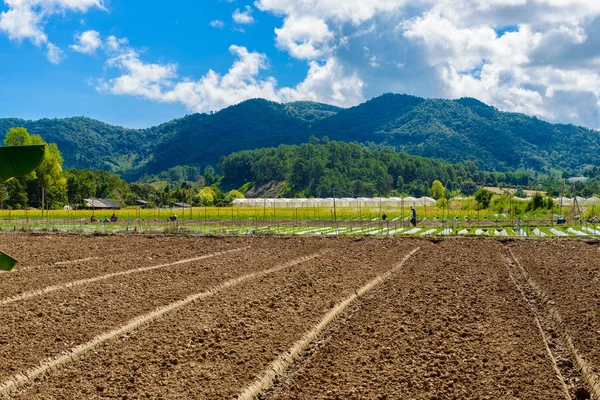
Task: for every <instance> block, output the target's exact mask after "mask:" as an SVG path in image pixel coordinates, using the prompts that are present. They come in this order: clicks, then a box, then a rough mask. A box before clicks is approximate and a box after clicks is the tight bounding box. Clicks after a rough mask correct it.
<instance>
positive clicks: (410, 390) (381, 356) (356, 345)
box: [267, 241, 564, 399]
mask: <svg viewBox="0 0 600 400" xmlns="http://www.w3.org/2000/svg"><path fill="white" fill-rule="evenodd" d="M500 251H501V246H500V245H499V244H498V243H497V242H494V241H461V242H457V241H444V242H442V243H440V244H438V245H437V246H435V247H433V248H431V249H429V250H427V251H423V252H420V253H418V254H417V255H416V256H415V257H414V258H413V259H412V260H411V261H409V264H408V265H407V267H406V268H405V269H404V272H403V273H399V274H397V275H396V276H395V278H393V279H392V280H391V281H390V282H389V284H387V285H384V286H382V287H381V288H380V289H379V290H376V291H375V292H374V293H373V294H372V295H371V296H367V298H366V299H365V300H364V301H363V302H362V304H360V305H359V307H357V308H356V310H355V312H354V313H353V314H351V315H349V316H348V317H347V318H346V319H345V320H343V321H341V322H340V323H338V324H337V325H335V326H333V327H332V329H330V330H329V332H327V333H325V335H324V338H322V341H324V343H321V345H319V346H317V347H316V348H314V349H313V350H312V351H313V352H315V354H314V355H312V356H308V357H307V359H305V360H304V361H303V362H300V363H299V364H298V365H297V366H296V369H295V371H293V372H292V373H290V375H289V376H288V377H287V379H285V380H284V382H283V383H281V384H280V385H278V386H276V388H275V389H274V390H273V391H272V392H270V394H269V396H267V398H269V399H356V398H361V399H362V398H364V399H564V395H563V392H562V391H561V390H562V389H561V385H560V381H559V380H558V379H557V377H556V375H555V373H554V371H553V369H552V364H551V362H550V360H549V359H548V357H547V355H546V351H545V347H544V344H543V342H542V339H541V336H540V334H539V332H538V330H537V328H536V326H535V324H534V323H533V320H532V316H531V314H530V312H529V311H528V309H527V307H526V306H525V304H524V302H523V300H522V298H521V297H520V294H519V292H518V291H517V290H516V289H515V287H514V286H513V285H512V283H511V281H510V279H509V276H508V270H507V266H506V263H505V261H504V259H503V258H502V257H501V253H500Z"/></svg>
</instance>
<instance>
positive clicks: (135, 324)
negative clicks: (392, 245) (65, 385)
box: [0, 252, 324, 394]
mask: <svg viewBox="0 0 600 400" xmlns="http://www.w3.org/2000/svg"><path fill="white" fill-rule="evenodd" d="M323 254H324V252H322V253H315V254H312V255H309V256H305V257H301V258H298V259H296V260H292V261H289V262H287V263H285V264H282V265H280V266H277V267H273V268H271V269H268V270H266V271H259V272H255V273H251V274H246V275H243V276H241V277H238V278H234V279H230V280H228V281H225V282H223V283H220V284H218V285H216V286H213V287H211V288H209V289H207V290H206V291H204V292H200V293H195V294H193V295H190V296H188V297H186V298H185V299H183V300H180V301H177V302H174V303H171V304H168V305H166V306H164V307H159V308H157V309H155V310H153V311H152V312H150V313H148V314H144V315H141V316H138V317H136V318H134V319H133V320H130V321H128V322H127V323H125V324H124V325H121V326H119V327H118V328H115V329H113V330H112V331H109V332H106V333H103V334H101V335H99V336H96V337H95V338H94V339H92V340H91V341H89V342H87V343H83V344H81V345H79V346H77V347H74V348H72V349H69V350H68V351H67V352H65V353H63V354H60V355H59V356H57V357H52V358H49V359H46V360H44V361H42V362H41V363H40V364H39V365H38V366H36V367H34V368H32V369H30V370H29V371H26V372H24V373H18V374H16V375H14V376H13V377H11V378H10V379H9V380H8V381H6V383H4V384H0V394H9V393H11V392H13V391H16V390H18V389H19V387H21V386H23V385H25V384H26V383H28V382H32V381H34V380H35V379H38V378H39V377H41V376H44V374H47V373H49V372H51V371H57V370H59V369H60V368H62V367H63V366H64V365H66V364H68V363H70V362H73V361H75V360H77V359H79V358H80V357H82V356H84V355H85V353H88V352H90V351H92V350H94V349H95V348H97V347H99V346H100V345H102V344H104V343H106V342H108V341H110V340H113V339H115V338H117V337H119V336H122V335H124V334H126V333H129V332H131V331H133V330H135V329H138V328H140V327H141V326H143V325H145V324H149V323H151V322H153V321H154V320H157V319H159V318H161V317H163V316H164V315H165V314H167V313H172V312H175V311H177V310H178V309H181V308H183V307H185V306H187V305H189V304H190V303H193V302H195V301H198V300H202V299H205V298H208V297H210V296H214V295H216V294H218V293H219V292H221V291H223V290H225V289H228V288H231V287H234V286H237V285H239V284H241V283H242V282H245V281H248V280H251V279H256V278H260V277H263V276H267V275H269V274H272V273H275V272H277V271H281V270H284V269H287V268H290V267H293V266H295V265H298V264H302V263H304V262H307V261H310V260H312V259H314V258H317V257H320V256H321V255H323Z"/></svg>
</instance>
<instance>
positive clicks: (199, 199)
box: [194, 187, 215, 207]
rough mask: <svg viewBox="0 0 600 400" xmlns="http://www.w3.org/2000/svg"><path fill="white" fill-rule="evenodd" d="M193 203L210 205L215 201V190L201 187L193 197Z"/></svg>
mask: <svg viewBox="0 0 600 400" xmlns="http://www.w3.org/2000/svg"><path fill="white" fill-rule="evenodd" d="M194 203H195V205H202V206H204V207H209V206H212V205H213V204H214V203H215V192H214V191H213V190H212V189H211V188H209V187H205V188H202V189H201V190H200V192H199V193H198V194H197V195H196V196H195V197H194Z"/></svg>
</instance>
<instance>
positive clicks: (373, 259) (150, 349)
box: [14, 241, 416, 399]
mask: <svg viewBox="0 0 600 400" xmlns="http://www.w3.org/2000/svg"><path fill="white" fill-rule="evenodd" d="M414 247H416V246H415V243H414V242H411V241H403V242H402V243H397V242H391V241H389V242H388V241H359V242H355V243H351V242H346V246H339V248H338V249H337V250H338V251H337V252H335V253H333V252H332V253H330V254H327V255H325V256H323V257H322V258H319V259H314V260H312V261H309V262H307V263H305V264H302V265H298V266H296V267H292V268H291V269H287V270H284V271H281V272H277V273H274V274H272V275H269V276H265V277H262V278H260V279H258V280H252V281H248V282H245V283H243V284H241V285H240V286H238V287H236V288H235V289H232V290H225V291H223V292H221V293H219V295H218V296H214V297H211V298H208V299H204V300H202V301H200V302H196V303H192V304H190V305H188V306H187V307H185V308H183V309H181V310H179V311H178V312H177V313H174V314H169V315H166V316H165V317H164V318H162V319H160V320H157V321H155V322H154V323H152V324H151V325H149V326H147V327H146V328H145V329H143V330H139V331H135V332H132V333H129V334H127V335H125V336H123V337H121V338H119V339H117V340H116V341H114V342H111V343H109V344H105V345H104V346H102V347H100V348H98V349H96V352H94V353H90V354H88V355H87V356H86V358H85V359H84V360H82V361H78V362H76V363H75V364H72V365H67V366H65V368H64V369H63V370H62V371H60V372H58V373H57V374H55V375H53V376H50V377H48V378H46V379H43V380H41V381H40V382H37V383H33V384H30V386H28V387H27V388H26V390H24V391H21V392H19V393H17V394H16V395H14V397H15V398H26V399H54V398H61V399H81V398H85V399H95V398H108V397H115V396H118V397H119V398H138V397H148V398H169V399H189V398H215V399H216V398H219V399H220V398H232V397H233V396H236V395H238V394H239V393H240V392H241V390H242V389H243V388H244V387H246V386H248V385H249V384H250V383H251V382H252V381H253V380H255V379H256V377H257V375H258V374H259V373H260V372H261V371H263V370H264V369H265V368H266V367H267V366H268V365H269V364H270V363H271V362H272V361H273V359H275V358H276V357H277V356H278V355H280V354H282V353H283V352H284V351H286V350H287V349H289V348H290V346H291V345H292V344H293V343H295V342H296V341H297V340H299V339H300V338H301V336H302V333H303V332H306V331H307V330H308V329H309V328H310V327H313V326H314V325H315V324H316V323H318V322H319V320H320V319H321V318H322V316H323V315H324V314H325V313H326V312H327V311H328V310H330V309H331V308H332V307H333V306H335V304H337V303H338V302H340V301H341V300H342V299H344V298H346V297H348V296H349V295H350V294H352V293H353V292H354V291H355V290H357V289H358V288H360V287H362V286H363V285H364V284H365V283H366V282H369V281H370V280H371V279H373V278H374V277H376V276H378V275H379V274H381V273H382V272H384V271H386V270H388V269H389V268H390V267H391V266H393V265H396V264H397V263H398V262H399V261H400V260H401V259H402V258H403V257H404V256H405V255H406V254H407V253H408V252H409V251H410V250H411V249H412V248H414Z"/></svg>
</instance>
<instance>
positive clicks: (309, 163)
mask: <svg viewBox="0 0 600 400" xmlns="http://www.w3.org/2000/svg"><path fill="white" fill-rule="evenodd" d="M43 143H44V140H43V138H42V137H41V136H39V135H30V134H29V133H28V132H27V130H26V129H24V128H13V129H10V130H9V132H8V134H7V135H6V139H5V141H4V144H5V145H7V146H14V145H28V144H43ZM62 164H63V158H62V156H61V154H60V151H59V149H58V147H57V146H56V145H55V144H50V145H48V148H47V151H46V155H45V158H44V161H43V162H42V164H41V165H40V166H39V167H38V168H37V169H36V170H35V171H34V172H33V173H31V174H29V175H28V176H26V177H23V178H18V179H13V180H11V181H9V182H7V183H5V184H4V185H0V206H1V207H2V208H6V207H11V208H14V209H23V208H27V207H34V208H41V207H42V196H43V201H44V204H43V206H44V208H50V209H56V208H61V207H63V206H64V205H70V206H75V207H78V206H82V205H84V203H85V199H88V198H108V199H112V200H114V201H116V202H118V203H120V204H121V205H123V206H128V205H135V204H136V201H137V200H145V201H148V203H149V206H151V207H153V206H161V207H168V206H170V205H172V204H173V203H175V202H181V203H189V204H193V205H196V206H199V205H204V206H211V205H226V204H228V203H230V202H231V201H232V200H233V199H235V198H240V197H244V196H245V195H253V196H256V195H257V194H260V193H258V192H257V191H256V190H255V188H257V187H260V186H263V185H265V186H268V185H270V184H273V183H276V184H277V187H278V188H279V190H278V191H277V193H276V194H275V196H279V197H331V196H333V195H335V196H336V197H374V196H384V197H385V196H387V197H389V196H407V195H411V196H415V197H421V196H433V197H435V198H436V199H440V198H450V197H454V196H458V195H464V196H471V195H473V194H475V193H476V192H477V191H478V190H479V189H480V187H482V186H484V185H492V186H496V185H497V186H501V187H530V188H538V189H548V190H549V194H550V195H553V196H557V195H558V194H560V192H561V190H559V189H560V185H562V181H561V180H560V179H559V178H557V177H547V176H541V175H537V174H535V173H533V172H530V171H509V172H485V171H480V170H479V169H478V168H477V165H476V164H475V162H473V161H465V162H462V163H455V164H451V163H447V162H444V161H441V160H437V159H431V158H424V157H419V156H414V155H409V154H406V153H403V152H396V151H394V150H393V149H391V148H386V147H380V148H369V147H367V146H363V145H361V144H359V143H346V142H338V141H330V140H329V139H328V138H327V137H323V138H321V139H317V138H315V137H311V138H310V142H309V143H306V144H301V145H281V146H279V147H276V148H263V149H258V150H247V151H241V152H237V153H233V154H231V155H229V156H226V157H222V158H221V160H220V162H219V164H218V165H217V168H216V169H215V168H213V167H210V166H209V167H205V168H200V167H198V166H178V167H174V168H171V169H169V170H167V171H164V172H162V173H160V174H158V175H155V176H144V177H143V178H142V179H141V180H140V181H138V182H134V183H128V182H126V181H125V180H123V179H122V178H121V177H120V176H119V175H117V174H114V173H110V172H107V171H102V170H91V169H86V170H77V169H68V170H63V168H62ZM586 176H587V178H588V180H587V181H586V182H577V183H575V184H574V185H569V186H568V187H567V189H568V191H567V192H566V193H565V194H566V195H573V194H578V195H584V196H585V197H589V196H591V195H592V194H599V193H600V168H599V167H591V168H588V169H586ZM436 181H437V182H436ZM42 188H43V189H44V190H43V192H44V195H42ZM253 190H254V192H252V191H253Z"/></svg>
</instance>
